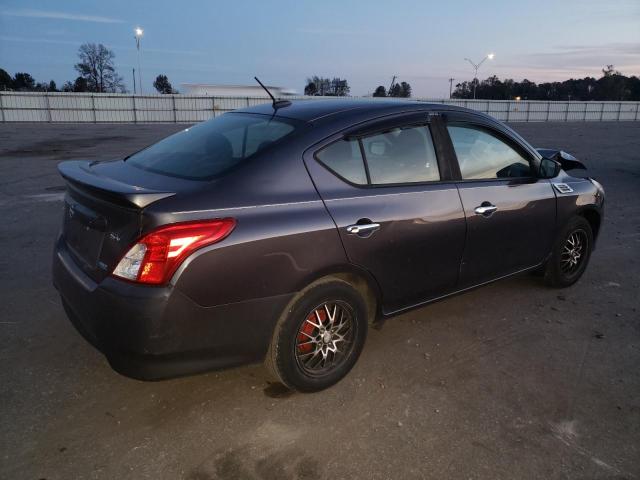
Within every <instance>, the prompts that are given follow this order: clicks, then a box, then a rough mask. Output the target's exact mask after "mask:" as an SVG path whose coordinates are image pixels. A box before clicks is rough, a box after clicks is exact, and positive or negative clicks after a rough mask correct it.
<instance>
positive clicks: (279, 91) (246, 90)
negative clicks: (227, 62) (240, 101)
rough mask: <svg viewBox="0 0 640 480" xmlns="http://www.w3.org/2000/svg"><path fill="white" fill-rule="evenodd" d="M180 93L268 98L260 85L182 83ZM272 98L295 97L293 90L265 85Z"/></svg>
mask: <svg viewBox="0 0 640 480" xmlns="http://www.w3.org/2000/svg"><path fill="white" fill-rule="evenodd" d="M181 86H182V88H181V89H180V92H181V93H183V94H185V95H208V96H210V97H267V98H268V97H269V95H267V92H265V91H264V89H263V88H262V87H261V86H260V85H211V84H207V83H183V84H181ZM267 88H268V89H269V91H270V92H271V93H273V96H274V97H285V96H287V95H295V94H296V92H295V90H292V89H290V88H284V87H274V86H271V85H267Z"/></svg>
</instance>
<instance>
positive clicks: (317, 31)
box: [296, 27, 368, 35]
mask: <svg viewBox="0 0 640 480" xmlns="http://www.w3.org/2000/svg"><path fill="white" fill-rule="evenodd" d="M296 32H297V33H303V34H306V35H368V32H365V31H362V30H353V29H341V28H322V27H298V28H296Z"/></svg>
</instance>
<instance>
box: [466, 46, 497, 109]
mask: <svg viewBox="0 0 640 480" xmlns="http://www.w3.org/2000/svg"><path fill="white" fill-rule="evenodd" d="M495 56H496V55H495V53H490V54H488V55H487V56H485V57H484V58H483V59H482V60H481V61H480V62H479V63H475V62H473V61H472V60H470V59H468V58H465V60H466V61H467V62H469V63H470V64H471V66H472V67H473V71H474V73H473V99H474V100H475V99H476V84H477V83H478V82H477V80H478V69H479V68H480V65H482V64H483V63H484V62H486V61H487V59H489V60H493V57H495Z"/></svg>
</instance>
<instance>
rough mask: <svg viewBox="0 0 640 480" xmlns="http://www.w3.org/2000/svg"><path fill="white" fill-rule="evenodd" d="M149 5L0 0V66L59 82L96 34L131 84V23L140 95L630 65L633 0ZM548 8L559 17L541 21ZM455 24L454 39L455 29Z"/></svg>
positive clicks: (548, 75)
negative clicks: (190, 86)
mask: <svg viewBox="0 0 640 480" xmlns="http://www.w3.org/2000/svg"><path fill="white" fill-rule="evenodd" d="M153 5H154V7H155V8H153V9H151V8H149V7H148V6H146V5H130V4H128V3H125V2H123V1H121V0H118V1H115V2H113V3H112V4H109V5H86V4H85V3H84V2H80V1H77V0H73V1H65V2H63V3H62V4H59V5H56V7H55V8H52V7H50V6H47V4H46V3H45V2H43V1H31V0H25V1H22V2H17V1H15V0H10V1H8V2H5V4H4V5H3V6H2V7H0V30H1V31H2V34H0V68H3V69H5V70H6V71H7V72H9V73H10V74H11V75H14V74H15V73H16V72H27V73H30V74H31V75H32V76H33V77H34V78H35V80H36V81H38V82H49V80H54V81H55V82H56V84H57V85H58V87H61V86H62V84H63V83H64V82H65V81H67V80H71V81H73V80H74V79H75V78H76V77H77V76H78V74H77V72H76V71H75V70H74V65H75V63H77V51H78V48H79V47H80V45H81V44H83V43H102V44H104V45H105V46H107V47H108V48H110V49H112V50H113V51H114V53H115V65H116V68H117V71H118V73H119V74H120V75H121V76H122V77H123V79H124V82H125V85H126V87H127V89H128V90H130V91H131V90H133V82H132V79H131V76H132V74H131V70H132V68H136V69H137V57H136V46H135V40H134V28H136V27H141V28H143V29H144V36H143V37H142V41H141V63H142V77H143V86H144V92H145V93H153V87H152V83H153V80H154V79H155V78H156V76H157V75H159V74H164V75H167V77H168V78H169V81H170V82H171V83H172V84H173V86H174V87H175V88H177V89H178V90H181V88H182V84H186V83H199V84H215V85H230V84H237V85H253V84H254V83H255V81H254V80H253V76H254V75H256V76H258V77H259V78H260V79H261V80H262V81H263V82H265V83H266V84H269V85H274V86H275V85H277V86H280V87H284V88H291V89H294V90H295V91H296V92H298V93H300V94H301V93H302V92H303V90H304V86H305V81H306V78H307V77H311V76H313V75H319V76H325V77H341V78H344V79H347V80H348V82H349V85H350V87H351V95H354V96H361V95H367V94H371V93H372V92H373V91H374V90H375V88H376V87H377V86H378V85H383V86H385V87H386V86H388V85H389V83H390V82H391V78H392V76H394V75H395V76H397V81H399V82H401V81H406V82H408V83H409V84H410V85H411V86H412V89H413V96H415V97H432V98H440V97H448V93H449V81H448V79H449V78H451V77H452V78H454V79H455V81H454V85H455V84H457V83H461V82H462V81H465V80H471V79H472V78H473V68H472V67H471V65H470V64H469V63H467V62H466V61H465V60H464V58H465V57H469V58H471V59H472V60H473V61H474V62H479V61H480V60H482V58H483V57H484V56H485V55H487V54H488V53H495V58H494V59H493V60H487V61H486V62H484V64H483V65H482V66H481V68H480V70H479V71H478V78H479V79H484V78H488V77H490V76H492V75H496V76H498V77H499V78H500V79H506V78H512V79H514V80H516V81H522V80H523V79H525V78H526V79H528V80H530V81H533V82H536V83H543V82H548V81H563V80H568V79H570V78H575V79H581V78H584V77H596V78H598V77H600V76H601V74H602V72H601V70H602V69H603V68H604V67H605V66H606V65H610V64H612V65H614V66H615V69H616V70H619V71H620V72H621V73H623V74H625V75H627V76H632V75H636V76H637V75H638V74H639V73H640V35H639V34H638V26H639V25H640V3H638V2H634V1H628V0H624V1H619V2H616V3H615V5H603V4H601V3H600V2H595V1H589V2H578V1H576V0H571V1H568V2H562V4H559V5H557V4H554V3H553V2H550V1H543V2H539V3H537V4H529V3H528V2H524V1H518V2H504V1H500V2H494V3H493V4H492V5H478V4H476V3H473V2H468V1H463V2H460V3H459V4H456V5H442V4H441V3H435V2H434V3H431V2H429V3H427V2H408V3H407V4H406V5H403V7H402V8H401V7H395V8H393V9H390V8H388V7H387V6H386V5H385V4H383V3H382V2H378V1H375V2H367V3H364V2H363V3H353V4H350V5H341V4H340V3H339V2H337V1H333V0H332V1H329V2H325V3H323V4H322V5H316V4H313V5H301V4H299V3H296V2H293V1H279V2H274V3H270V4H269V5H265V4H262V3H256V2H237V3H235V4H233V5H227V4H224V5H216V4H214V3H212V2H194V3H191V4H189V6H188V7H185V6H184V5H177V4H174V3H169V2H166V1H163V2H157V3H154V4H153ZM363 6H364V8H363ZM578 7H579V8H578ZM335 11H339V12H341V15H332V13H334V12H335ZM194 12H196V13H197V14H194ZM513 12H516V13H513ZM551 16H552V17H554V18H565V19H567V21H554V22H549V21H548V18H550V17H551ZM432 18H435V19H436V20H432ZM525 19H526V20H525ZM462 30H464V35H460V34H459V33H456V32H459V31H462ZM327 52H330V55H328V54H327ZM213 55H215V57H214V59H211V60H210V61H208V59H210V58H211V56H213ZM418 58H422V60H421V61H418Z"/></svg>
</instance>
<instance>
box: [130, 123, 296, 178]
mask: <svg viewBox="0 0 640 480" xmlns="http://www.w3.org/2000/svg"><path fill="white" fill-rule="evenodd" d="M297 125H298V123H297V122H295V123H294V122H293V121H291V120H289V119H282V118H277V119H276V118H273V117H268V116H265V115H246V114H237V113H227V114H224V115H222V116H220V117H218V118H215V119H212V120H209V121H206V122H203V123H199V124H197V125H194V126H193V127H190V128H187V129H186V130H183V131H181V132H178V133H176V134H174V135H171V136H170V137H167V138H165V139H164V140H161V141H159V142H158V143H155V144H153V145H151V146H150V147H147V148H145V149H144V150H141V151H140V152H138V153H135V154H133V155H131V156H130V157H129V158H128V159H127V163H130V164H131V165H134V166H136V167H139V168H142V169H144V170H149V171H151V172H155V173H160V174H162V175H169V176H172V177H180V178H187V179H192V180H206V179H211V178H214V177H216V176H218V175H221V174H222V173H224V172H226V171H227V170H229V169H230V168H232V167H234V166H235V165H238V164H239V163H241V162H242V161H244V160H246V159H248V158H249V157H251V156H252V155H254V154H256V153H257V152H259V151H261V150H264V149H265V148H267V147H268V146H269V145H271V144H272V143H274V142H277V141H278V140H281V139H282V138H284V137H286V136H287V135H290V134H291V133H292V132H293V131H294V130H296V128H297Z"/></svg>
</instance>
